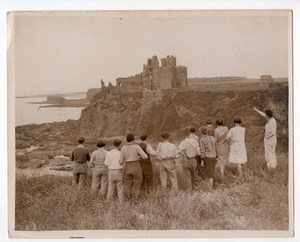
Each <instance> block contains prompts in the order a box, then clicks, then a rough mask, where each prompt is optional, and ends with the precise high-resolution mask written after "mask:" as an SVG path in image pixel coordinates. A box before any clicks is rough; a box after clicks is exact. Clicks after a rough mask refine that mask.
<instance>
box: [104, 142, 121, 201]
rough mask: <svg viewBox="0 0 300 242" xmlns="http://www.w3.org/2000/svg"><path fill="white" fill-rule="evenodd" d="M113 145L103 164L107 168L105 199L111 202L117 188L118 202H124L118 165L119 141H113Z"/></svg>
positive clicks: (119, 154) (119, 166) (119, 165)
mask: <svg viewBox="0 0 300 242" xmlns="http://www.w3.org/2000/svg"><path fill="white" fill-rule="evenodd" d="M113 144H114V148H113V149H112V150H111V151H109V152H107V154H106V158H105V162H104V163H105V165H107V167H108V193H107V197H106V199H107V200H108V201H111V200H112V198H113V194H114V191H115V189H116V187H117V192H118V199H119V202H124V188H123V165H121V164H120V156H121V152H120V151H119V146H120V144H121V140H118V139H115V140H114V141H113Z"/></svg>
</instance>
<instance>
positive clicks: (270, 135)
mask: <svg viewBox="0 0 300 242" xmlns="http://www.w3.org/2000/svg"><path fill="white" fill-rule="evenodd" d="M253 110H254V111H255V112H257V113H258V114H259V115H261V116H263V117H264V118H265V119H266V120H267V123H266V125H265V137H264V147H265V159H266V162H267V167H268V169H269V170H270V169H275V168H276V167H277V158H276V154H275V150H276V145H277V137H276V129H277V123H276V120H275V118H274V117H273V112H272V111H271V110H269V109H267V110H266V111H265V112H262V111H260V110H258V109H257V108H253Z"/></svg>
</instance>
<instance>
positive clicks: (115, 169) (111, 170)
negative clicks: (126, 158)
mask: <svg viewBox="0 0 300 242" xmlns="http://www.w3.org/2000/svg"><path fill="white" fill-rule="evenodd" d="M109 170H110V171H121V170H123V168H119V169H109Z"/></svg>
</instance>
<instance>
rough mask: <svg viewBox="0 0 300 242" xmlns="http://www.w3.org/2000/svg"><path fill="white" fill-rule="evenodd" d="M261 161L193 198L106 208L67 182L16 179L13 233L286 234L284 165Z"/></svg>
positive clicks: (161, 196) (158, 197)
mask: <svg viewBox="0 0 300 242" xmlns="http://www.w3.org/2000/svg"><path fill="white" fill-rule="evenodd" d="M262 160H263V158H262V157H260V158H259V159H258V160H257V161H253V162H252V164H250V165H248V166H247V167H246V168H245V169H244V174H245V178H244V179H243V180H237V177H236V172H235V170H234V169H233V168H232V167H230V166H229V167H228V168H227V170H226V177H225V180H224V182H223V183H220V182H219V179H218V174H217V179H216V189H215V190H214V191H209V190H208V189H207V185H206V183H205V182H201V183H200V184H199V187H198V190H197V192H194V193H193V194H189V193H186V192H184V191H180V192H179V193H177V194H172V193H163V192H162V191H161V190H160V189H159V188H157V189H156V190H155V191H154V192H153V193H152V194H148V195H147V194H142V195H143V196H142V198H141V200H139V201H137V202H132V201H129V202H125V203H123V204H119V203H118V202H117V201H113V202H106V201H102V200H100V198H99V197H97V196H94V195H93V194H92V193H91V192H90V190H89V189H88V188H87V189H86V190H83V191H81V192H79V191H77V190H74V189H73V188H72V186H71V177H57V176H51V175H47V176H41V177H32V178H28V177H25V176H20V177H18V178H17V181H16V210H15V211H16V230H29V231H36V230H37V231H44V230H86V229H88V230H101V229H127V230H131V229H134V230H168V229H188V230H193V229H198V230H204V229H205V230H211V229H216V230H287V229H288V221H289V217H288V183H287V180H288V179H287V174H288V173H287V170H288V166H287V159H286V157H285V156H284V155H283V156H281V157H279V161H280V162H279V164H280V165H279V167H278V169H277V170H275V171H272V172H270V171H267V170H266V169H264V168H263V165H262V164H263V162H262Z"/></svg>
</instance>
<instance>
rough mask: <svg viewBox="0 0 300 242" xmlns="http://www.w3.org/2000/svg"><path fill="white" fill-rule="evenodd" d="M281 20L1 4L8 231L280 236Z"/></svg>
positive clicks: (287, 95)
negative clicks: (5, 66) (15, 8)
mask: <svg viewBox="0 0 300 242" xmlns="http://www.w3.org/2000/svg"><path fill="white" fill-rule="evenodd" d="M292 15H293V12H292V11H291V10H259V11H258V10H236V11H233V10H222V11H220V10H218V11H217V10H215V11H195V10H194V11H183V10H181V11H150V10H148V11H24V12H22V11H11V12H9V13H8V14H7V28H8V34H7V36H8V37H7V38H8V51H7V58H8V59H7V61H8V69H7V70H8V73H7V74H8V124H9V127H10V129H9V137H8V139H9V167H8V168H9V181H8V187H9V197H8V199H9V217H8V221H9V235H10V237H12V238H28V237H33V238H70V237H73V238H75V237H76V238H79V237H80V238H82V237H85V238H87V237H93V238H103V237H109V238H115V237H165V236H167V237H182V235H183V234H184V236H186V237H209V236H215V237H222V236H225V237H257V236H261V237H274V236H278V237H291V236H292V235H293V233H294V230H293V229H294V221H293V218H294V217H293V216H294V204H293V201H294V194H293V189H294V188H293V122H292V115H293V110H292V102H293V100H292V87H293V75H292V66H293V59H292V46H293V43H292V17H293V16H292ZM179 231H180V235H179V233H177V232H179Z"/></svg>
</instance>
